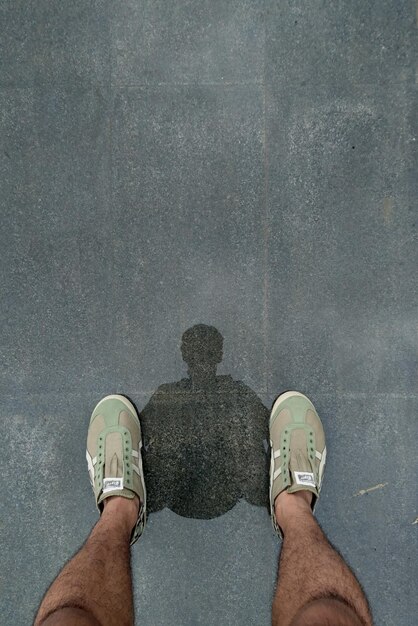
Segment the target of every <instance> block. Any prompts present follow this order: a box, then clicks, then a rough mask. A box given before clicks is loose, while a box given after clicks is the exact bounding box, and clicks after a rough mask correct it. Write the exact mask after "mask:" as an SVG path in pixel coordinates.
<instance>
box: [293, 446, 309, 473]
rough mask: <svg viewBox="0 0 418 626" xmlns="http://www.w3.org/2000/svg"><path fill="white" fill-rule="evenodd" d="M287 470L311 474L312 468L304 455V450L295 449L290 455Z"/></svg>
mask: <svg viewBox="0 0 418 626" xmlns="http://www.w3.org/2000/svg"><path fill="white" fill-rule="evenodd" d="M289 469H290V471H291V472H312V467H311V463H310V461H309V459H308V458H307V455H306V450H305V451H303V450H301V449H298V448H296V449H295V450H292V452H291V454H290V462H289Z"/></svg>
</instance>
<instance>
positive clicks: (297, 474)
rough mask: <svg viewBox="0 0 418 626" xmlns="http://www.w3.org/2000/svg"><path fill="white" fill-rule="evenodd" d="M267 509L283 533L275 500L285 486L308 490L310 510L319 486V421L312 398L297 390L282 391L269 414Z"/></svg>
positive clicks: (321, 454) (323, 454) (322, 453)
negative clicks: (269, 453) (269, 458)
mask: <svg viewBox="0 0 418 626" xmlns="http://www.w3.org/2000/svg"><path fill="white" fill-rule="evenodd" d="M270 446H271V460H270V513H271V519H272V522H273V528H274V529H275V530H276V532H277V533H278V534H279V536H280V537H282V533H281V530H280V528H279V525H278V523H277V520H276V515H275V512H274V501H275V499H276V497H277V496H278V495H279V493H281V492H282V491H284V490H287V491H288V492H289V493H295V492H296V491H303V490H305V491H310V492H312V494H313V497H312V510H314V508H315V505H316V502H317V500H318V497H319V494H320V492H321V487H322V479H323V476H324V468H325V461H326V456H327V449H326V446H325V433H324V429H323V427H322V422H321V420H320V419H319V416H318V414H317V412H316V410H315V407H314V405H313V404H312V402H311V401H310V400H309V398H307V397H306V396H304V395H303V394H302V393H299V392H298V391H287V392H286V393H282V394H281V395H280V396H279V397H278V398H277V400H276V401H275V402H274V404H273V408H272V410H271V415H270Z"/></svg>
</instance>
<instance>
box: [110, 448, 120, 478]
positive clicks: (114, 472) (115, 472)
mask: <svg viewBox="0 0 418 626" xmlns="http://www.w3.org/2000/svg"><path fill="white" fill-rule="evenodd" d="M109 475H110V476H115V477H119V476H123V472H122V468H121V467H120V464H119V462H118V455H117V454H116V452H115V454H114V455H113V456H112V459H111V461H110V466H109Z"/></svg>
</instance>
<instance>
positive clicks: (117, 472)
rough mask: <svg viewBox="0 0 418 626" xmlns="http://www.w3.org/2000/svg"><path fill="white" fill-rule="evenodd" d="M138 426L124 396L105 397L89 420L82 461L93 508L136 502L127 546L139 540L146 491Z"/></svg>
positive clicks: (143, 518)
mask: <svg viewBox="0 0 418 626" xmlns="http://www.w3.org/2000/svg"><path fill="white" fill-rule="evenodd" d="M141 447H142V439H141V426H140V423H139V419H138V415H137V413H136V411H135V407H134V406H133V404H132V403H131V402H129V400H128V399H127V398H125V397H124V396H119V395H113V396H106V397H105V398H103V400H100V402H99V404H98V405H97V406H96V408H95V409H94V411H93V413H92V416H91V418H90V425H89V430H88V433H87V450H86V458H87V465H88V468H89V475H90V482H91V485H92V487H93V491H94V496H95V498H96V505H97V508H98V509H99V511H100V513H101V512H102V511H103V500H105V499H106V498H110V496H123V497H124V498H129V499H133V498H134V497H135V495H137V496H138V498H139V500H140V507H139V514H138V520H137V523H136V525H135V527H134V528H133V530H132V537H131V545H132V544H133V543H135V541H136V540H137V539H138V538H139V537H140V536H141V534H142V531H143V530H144V526H145V520H146V489H145V481H144V472H143V469H142V457H141Z"/></svg>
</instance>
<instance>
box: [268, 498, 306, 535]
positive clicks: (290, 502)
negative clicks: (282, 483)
mask: <svg viewBox="0 0 418 626" xmlns="http://www.w3.org/2000/svg"><path fill="white" fill-rule="evenodd" d="M312 497H313V494H312V493H311V492H310V491H297V492H296V493H289V492H288V491H282V493H280V494H279V495H278V496H277V498H276V500H275V501H274V511H275V514H276V519H277V522H278V524H279V526H280V528H281V529H282V530H283V532H284V533H285V532H286V530H288V529H289V528H291V527H292V525H294V524H295V523H296V524H297V523H300V522H301V520H303V518H305V519H306V518H307V519H309V518H312V517H313V513H312V508H311V503H312Z"/></svg>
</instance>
